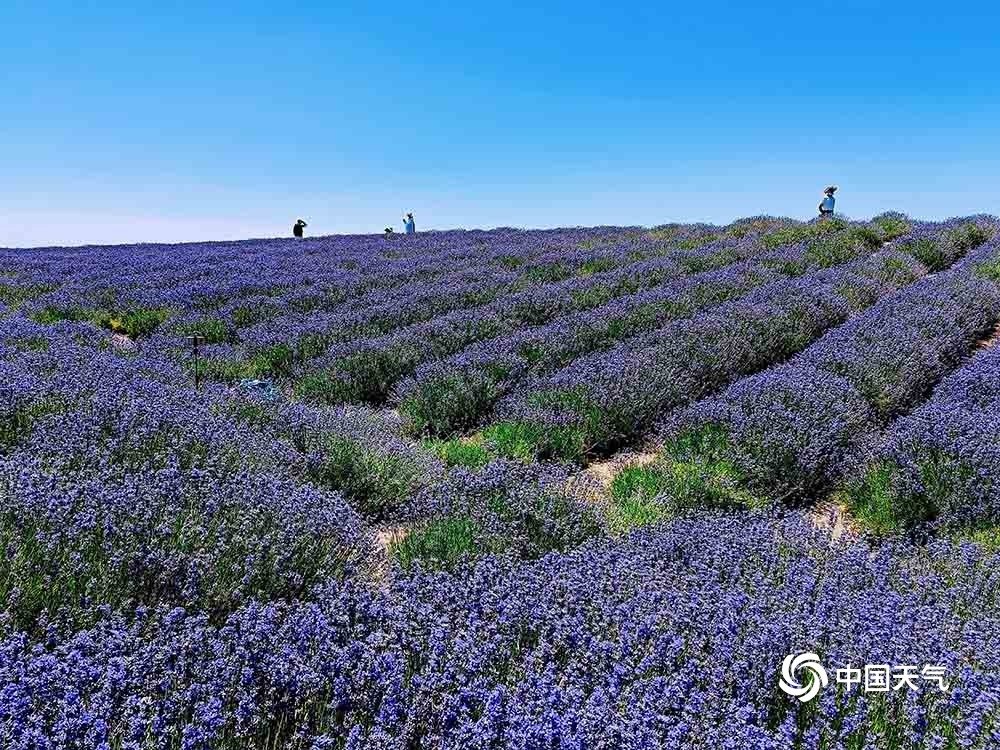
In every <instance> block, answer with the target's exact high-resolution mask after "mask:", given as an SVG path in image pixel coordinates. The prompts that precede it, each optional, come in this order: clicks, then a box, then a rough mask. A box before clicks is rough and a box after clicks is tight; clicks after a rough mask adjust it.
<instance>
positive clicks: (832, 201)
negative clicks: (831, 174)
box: [819, 185, 837, 218]
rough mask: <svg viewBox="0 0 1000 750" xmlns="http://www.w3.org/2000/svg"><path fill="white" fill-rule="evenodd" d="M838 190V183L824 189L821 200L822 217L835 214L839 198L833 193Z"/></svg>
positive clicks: (820, 212)
mask: <svg viewBox="0 0 1000 750" xmlns="http://www.w3.org/2000/svg"><path fill="white" fill-rule="evenodd" d="M836 192H837V186H836V185H830V187H828V188H827V189H826V190H824V191H823V195H824V197H823V200H821V201H820V202H819V215H820V217H821V218H826V217H828V216H833V208H834V206H835V205H836V203H837V199H836V198H834V197H833V194H834V193H836Z"/></svg>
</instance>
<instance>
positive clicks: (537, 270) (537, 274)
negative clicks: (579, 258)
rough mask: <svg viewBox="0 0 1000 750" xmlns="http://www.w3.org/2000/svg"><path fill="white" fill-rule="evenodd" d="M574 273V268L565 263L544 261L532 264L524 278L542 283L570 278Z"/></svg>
mask: <svg viewBox="0 0 1000 750" xmlns="http://www.w3.org/2000/svg"><path fill="white" fill-rule="evenodd" d="M572 275H573V269H572V268H570V267H569V266H567V265H566V264H564V263H543V264H541V265H537V266H532V267H531V268H529V269H527V270H526V271H525V272H524V279H525V280H527V281H531V282H537V283H540V284H550V283H553V282H556V281H562V280H563V279H568V278H569V277H570V276H572Z"/></svg>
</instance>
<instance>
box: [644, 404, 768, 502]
mask: <svg viewBox="0 0 1000 750" xmlns="http://www.w3.org/2000/svg"><path fill="white" fill-rule="evenodd" d="M651 470H653V471H656V472H658V473H659V474H660V479H659V480H658V481H659V484H658V489H659V490H660V491H661V492H662V493H663V495H664V496H665V497H667V498H668V499H669V504H670V507H671V508H672V509H673V510H674V511H684V510H689V509H693V508H717V509H732V508H745V507H758V506H761V505H762V504H763V503H762V501H761V500H760V499H759V498H758V497H757V496H756V495H754V494H753V493H752V492H751V491H750V490H749V486H750V482H749V478H748V477H747V476H746V475H745V474H744V473H743V471H742V470H741V469H740V468H739V467H738V466H737V465H736V463H735V462H734V461H733V459H732V457H731V448H730V442H729V435H728V433H727V432H726V430H725V429H724V428H722V427H721V426H719V425H715V424H705V425H699V426H697V427H692V428H688V429H686V430H683V431H682V432H681V433H679V434H678V435H676V436H674V437H672V438H671V439H670V440H668V441H667V442H666V443H665V444H664V446H663V449H662V451H661V453H660V456H659V458H658V460H657V462H656V464H654V466H653V467H652V468H651Z"/></svg>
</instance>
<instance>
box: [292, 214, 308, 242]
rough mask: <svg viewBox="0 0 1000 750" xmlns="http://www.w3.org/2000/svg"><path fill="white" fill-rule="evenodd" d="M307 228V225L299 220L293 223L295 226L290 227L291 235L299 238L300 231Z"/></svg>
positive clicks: (300, 235)
mask: <svg viewBox="0 0 1000 750" xmlns="http://www.w3.org/2000/svg"><path fill="white" fill-rule="evenodd" d="M307 226H309V225H308V224H306V223H305V222H304V221H302V219H299V220H298V221H296V222H295V226H293V227H292V234H293V235H294V236H295V237H299V238H301V237H302V230H303V228H305V227H307Z"/></svg>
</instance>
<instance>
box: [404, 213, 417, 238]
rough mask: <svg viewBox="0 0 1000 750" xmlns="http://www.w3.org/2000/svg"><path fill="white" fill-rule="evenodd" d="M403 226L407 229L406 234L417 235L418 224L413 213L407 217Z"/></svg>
mask: <svg viewBox="0 0 1000 750" xmlns="http://www.w3.org/2000/svg"><path fill="white" fill-rule="evenodd" d="M403 226H404V227H405V228H406V233H407V234H416V233H417V224H416V222H415V221H413V214H412V213H408V214H407V215H406V217H405V218H404V219H403Z"/></svg>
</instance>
